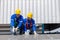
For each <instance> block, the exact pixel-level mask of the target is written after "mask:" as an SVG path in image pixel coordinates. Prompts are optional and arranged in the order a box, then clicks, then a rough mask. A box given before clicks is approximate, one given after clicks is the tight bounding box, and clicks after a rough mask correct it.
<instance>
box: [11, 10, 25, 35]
mask: <svg viewBox="0 0 60 40" xmlns="http://www.w3.org/2000/svg"><path fill="white" fill-rule="evenodd" d="M20 13H21V10H19V9H17V10H16V11H15V14H13V15H12V16H11V23H10V26H11V32H12V33H13V34H14V35H16V32H17V29H19V34H22V33H23V28H24V26H23V16H22V15H20Z"/></svg>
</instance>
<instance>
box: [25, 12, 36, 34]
mask: <svg viewBox="0 0 60 40" xmlns="http://www.w3.org/2000/svg"><path fill="white" fill-rule="evenodd" d="M32 16H33V15H32V13H31V12H29V13H28V14H27V18H25V19H24V26H25V34H28V35H29V34H36V26H35V21H34V19H33V18H32Z"/></svg>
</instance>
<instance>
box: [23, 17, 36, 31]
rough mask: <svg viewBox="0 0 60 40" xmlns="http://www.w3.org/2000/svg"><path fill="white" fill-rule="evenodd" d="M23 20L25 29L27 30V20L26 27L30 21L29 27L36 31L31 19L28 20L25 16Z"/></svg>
mask: <svg viewBox="0 0 60 40" xmlns="http://www.w3.org/2000/svg"><path fill="white" fill-rule="evenodd" d="M23 22H24V27H25V31H26V30H27V26H26V24H27V22H28V27H30V23H32V24H31V26H32V27H31V28H32V29H33V31H36V26H35V21H34V20H33V19H31V20H28V19H27V18H25V19H24V21H23Z"/></svg>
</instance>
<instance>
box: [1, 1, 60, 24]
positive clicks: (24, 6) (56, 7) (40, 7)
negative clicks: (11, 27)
mask: <svg viewBox="0 0 60 40" xmlns="http://www.w3.org/2000/svg"><path fill="white" fill-rule="evenodd" d="M59 2H60V0H0V24H9V23H10V16H11V15H12V14H13V13H14V12H15V10H16V9H17V8H19V9H21V11H22V13H21V14H22V15H23V16H24V17H26V14H27V13H28V12H30V11H31V12H33V15H34V16H33V17H34V19H35V21H36V23H60V4H59Z"/></svg>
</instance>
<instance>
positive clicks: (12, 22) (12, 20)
mask: <svg viewBox="0 0 60 40" xmlns="http://www.w3.org/2000/svg"><path fill="white" fill-rule="evenodd" d="M14 17H15V15H12V16H11V22H10V26H11V27H14Z"/></svg>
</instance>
